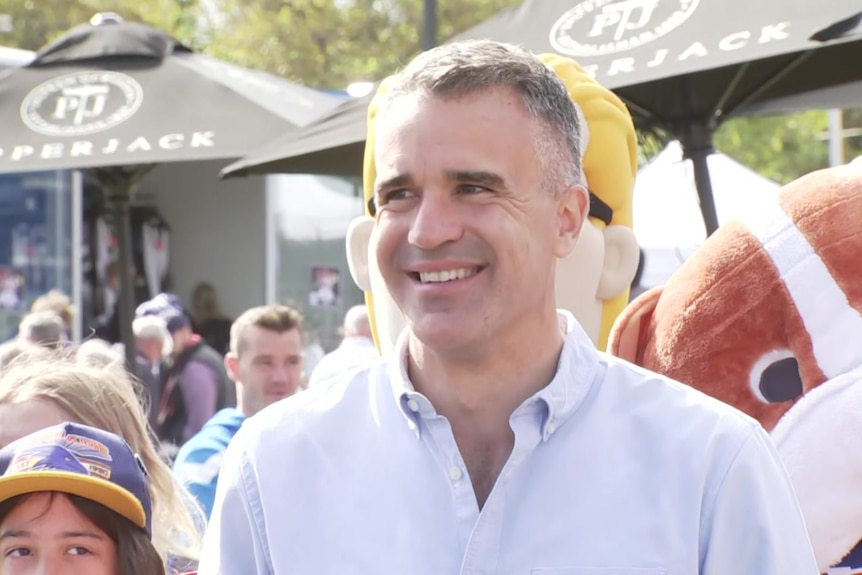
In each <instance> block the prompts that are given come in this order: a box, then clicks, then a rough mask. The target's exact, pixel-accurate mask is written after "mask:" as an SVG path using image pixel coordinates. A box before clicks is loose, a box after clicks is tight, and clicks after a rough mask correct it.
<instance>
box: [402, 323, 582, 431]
mask: <svg viewBox="0 0 862 575" xmlns="http://www.w3.org/2000/svg"><path fill="white" fill-rule="evenodd" d="M557 315H558V317H559V318H560V327H561V328H562V329H563V330H564V331H565V333H566V339H565V342H564V344H563V351H562V353H561V354H560V361H559V363H558V364H557V372H556V374H555V375H554V378H553V379H552V380H551V382H550V383H549V384H548V385H547V386H545V387H544V388H542V389H541V390H539V391H538V392H537V393H536V394H535V395H533V396H532V397H530V398H529V399H527V400H526V401H525V402H524V403H523V404H522V405H521V407H519V408H518V410H516V412H517V411H520V410H521V409H524V408H526V407H527V406H529V405H533V404H535V403H536V402H540V403H541V404H542V405H543V407H544V409H545V410H546V411H547V416H546V417H545V418H544V423H543V424H542V430H541V431H542V439H543V440H545V441H547V440H548V438H549V437H550V436H551V435H552V434H553V433H554V432H555V431H556V430H557V429H558V428H559V426H560V425H561V424H562V423H563V422H564V421H565V420H566V419H568V417H569V416H570V415H571V414H572V413H573V412H574V411H575V410H576V409H577V407H578V406H579V405H580V404H581V403H582V402H583V400H584V397H586V395H587V392H588V391H589V389H590V387H591V386H592V383H593V381H594V379H595V377H596V373H597V371H598V367H599V353H598V351H597V350H596V348H595V345H594V344H593V342H592V340H590V338H589V336H587V334H586V332H584V330H583V328H582V327H581V326H580V324H578V322H577V320H576V319H575V316H574V315H572V314H571V313H570V312H568V311H566V310H562V309H558V310H557ZM408 330H409V328H405V329H404V331H402V332H401V335H400V336H398V340H397V341H396V344H395V349H394V350H393V354H392V356H391V360H390V362H389V365H388V370H387V371H388V377H389V381H390V383H391V386H392V393H393V395H394V396H395V403H396V404H397V405H398V407H399V409H400V410H401V413H402V414H403V415H404V418H405V419H406V421H407V425H408V427H410V429H411V430H413V431H414V433H416V435H417V437H418V436H419V429H420V428H419V418H422V417H433V416H434V415H436V413H437V411H436V410H435V409H434V406H433V405H431V402H430V401H428V398H426V397H425V396H424V395H422V394H421V393H419V392H418V391H416V388H415V387H413V383H411V381H410V378H409V377H408V375H407V341H408V336H409V332H408Z"/></svg>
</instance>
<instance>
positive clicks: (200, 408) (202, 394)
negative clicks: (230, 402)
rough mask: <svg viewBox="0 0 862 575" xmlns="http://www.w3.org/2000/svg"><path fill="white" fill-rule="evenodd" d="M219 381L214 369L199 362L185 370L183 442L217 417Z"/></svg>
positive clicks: (183, 382) (193, 363)
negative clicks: (213, 417) (214, 416)
mask: <svg viewBox="0 0 862 575" xmlns="http://www.w3.org/2000/svg"><path fill="white" fill-rule="evenodd" d="M218 388H219V380H218V376H217V375H216V373H215V372H214V371H213V370H212V368H211V367H210V366H208V365H206V364H204V363H201V362H199V361H190V362H189V363H188V364H187V365H186V366H185V368H183V373H182V377H181V378H180V391H181V393H182V394H183V402H184V403H185V407H186V426H185V428H184V429H183V441H188V440H189V439H191V438H192V436H194V434H196V433H197V432H198V431H200V430H201V427H203V426H204V423H206V422H207V421H209V419H210V418H211V417H212V416H213V415H215V412H216V408H217V404H218Z"/></svg>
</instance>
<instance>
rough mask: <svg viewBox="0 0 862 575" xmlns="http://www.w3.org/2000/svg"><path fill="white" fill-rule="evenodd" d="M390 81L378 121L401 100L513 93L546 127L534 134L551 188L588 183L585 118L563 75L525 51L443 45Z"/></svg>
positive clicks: (482, 43) (495, 45)
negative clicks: (499, 90) (494, 90)
mask: <svg viewBox="0 0 862 575" xmlns="http://www.w3.org/2000/svg"><path fill="white" fill-rule="evenodd" d="M389 82H390V83H389V84H388V86H387V87H388V88H389V90H388V92H387V93H386V94H385V95H383V96H382V100H381V101H380V103H379V105H378V114H377V117H378V118H380V117H382V116H383V114H384V112H385V110H386V109H387V108H388V107H389V105H391V103H392V101H393V100H395V99H396V98H398V97H399V96H406V95H411V94H429V95H434V96H442V97H458V96H463V95H467V94H473V93H476V92H480V91H483V90H487V89H491V88H496V87H508V88H510V89H512V90H514V91H515V92H516V93H517V94H518V95H519V96H520V97H521V101H522V102H523V104H524V107H525V108H526V109H527V111H528V112H529V113H530V115H532V116H533V117H534V118H537V119H539V120H540V121H541V123H542V125H541V128H542V129H540V130H537V131H536V134H535V138H536V154H537V156H538V157H539V161H540V162H542V164H543V173H544V174H545V175H546V181H545V183H546V185H549V186H553V187H568V186H571V185H576V184H582V183H583V167H582V158H583V151H582V150H581V148H582V141H581V139H582V134H581V132H582V126H581V123H582V120H581V117H582V115H580V114H579V112H578V110H577V106H576V105H575V103H574V102H573V101H572V99H571V97H570V96H569V93H568V90H567V89H566V86H565V84H564V83H563V81H562V80H561V79H560V78H559V76H557V75H556V73H554V71H553V70H552V69H551V68H550V67H548V66H546V65H545V64H544V63H543V62H542V61H541V60H539V59H538V58H537V57H536V56H534V55H532V54H530V53H529V52H527V51H526V50H524V49H522V48H520V47H518V46H514V45H511V44H504V43H501V42H493V41H491V40H465V41H462V42H453V43H451V44H444V45H442V46H439V47H437V48H434V49H432V50H428V51H427V52H423V53H422V54H420V55H419V56H417V57H416V58H414V59H413V60H412V61H411V62H410V63H409V64H408V65H407V66H406V67H405V68H404V69H403V70H402V71H401V72H399V73H398V74H396V75H395V76H393V77H392V78H391V79H390V81H389ZM554 191H555V192H559V191H562V190H561V189H559V188H558V189H555V190H554Z"/></svg>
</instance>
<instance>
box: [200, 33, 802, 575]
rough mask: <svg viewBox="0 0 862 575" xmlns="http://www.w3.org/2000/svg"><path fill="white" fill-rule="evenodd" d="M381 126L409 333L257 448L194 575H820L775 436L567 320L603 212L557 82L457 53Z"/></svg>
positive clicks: (329, 386) (492, 58)
mask: <svg viewBox="0 0 862 575" xmlns="http://www.w3.org/2000/svg"><path fill="white" fill-rule="evenodd" d="M375 122H377V124H376V127H377V138H376V141H375V148H374V154H375V163H376V166H377V178H376V183H375V197H374V200H375V203H376V211H375V213H376V216H375V217H376V220H375V223H374V229H373V230H372V232H371V238H370V246H371V250H372V253H373V258H372V264H373V265H375V266H376V267H377V268H378V269H379V273H380V276H381V277H382V278H383V281H384V282H385V284H386V288H387V290H388V292H389V293H390V294H391V297H392V299H393V300H394V301H395V302H396V303H397V305H398V308H399V309H400V310H401V312H402V313H403V315H404V317H405V318H406V320H407V326H408V327H407V329H406V330H405V331H404V332H403V333H402V335H401V337H400V338H399V339H398V342H397V344H396V346H395V351H394V353H393V354H392V355H391V356H390V357H388V358H386V359H383V360H380V361H378V362H377V363H376V364H375V365H373V366H372V367H369V368H367V369H364V370H360V371H354V372H352V373H351V374H349V375H345V376H344V377H342V378H341V379H331V380H329V381H328V382H327V383H326V384H325V385H321V386H320V387H318V388H315V389H312V390H310V391H309V392H305V393H303V394H302V395H300V396H297V397H295V398H292V399H290V400H288V401H285V402H282V403H280V404H279V405H276V406H273V407H271V408H269V409H267V410H264V411H263V412H262V413H260V414H259V415H258V416H256V417H255V418H254V419H252V420H250V421H248V422H247V423H246V425H245V426H243V429H241V430H240V432H239V433H238V434H237V436H236V438H235V440H234V442H233V443H232V444H231V446H230V447H229V448H228V451H227V454H226V456H225V459H224V462H223V467H222V476H221V481H220V483H219V487H218V492H217V495H216V504H215V508H214V511H213V515H212V520H211V523H210V526H209V529H208V532H207V535H206V539H205V544H204V550H203V554H202V556H203V560H202V561H201V566H200V574H201V575H216V574H219V575H246V574H258V575H264V574H266V575H288V574H291V573H332V574H335V573H375V574H383V575H390V574H391V575H396V574H397V575H401V574H404V573H410V574H412V575H426V574H427V575H431V574H440V573H447V574H455V573H461V574H464V575H468V574H469V575H488V574H492V573H506V574H510V573H511V574H520V573H524V574H526V573H531V574H534V575H535V574H539V575H541V574H544V573H547V574H549V575H550V574H551V573H553V574H563V573H566V574H572V575H575V574H579V575H593V574H598V573H603V574H605V573H606V574H608V575H610V574H612V573H613V574H621V575H622V574H626V575H628V574H634V573H638V574H639V575H651V574H653V575H659V574H665V575H683V574H684V575H694V574H706V575H726V574H728V573H757V574H759V575H779V574H780V575H787V574H794V575H795V574H799V575H802V574H810V575H813V574H814V573H816V567H815V563H814V557H813V554H812V552H811V548H810V544H809V542H808V539H807V535H806V531H805V525H804V524H803V521H802V518H801V514H800V511H799V508H798V505H797V503H796V501H795V498H794V495H793V492H792V489H791V487H790V483H789V481H788V478H787V475H786V473H785V471H784V469H783V467H782V466H781V463H780V462H779V460H778V456H777V455H776V452H775V449H774V448H773V447H772V445H771V443H770V442H769V439H768V437H767V435H766V434H765V432H764V431H763V429H762V428H760V427H759V426H758V424H757V423H756V422H754V421H753V420H751V419H749V418H747V417H745V416H743V415H742V414H740V413H739V412H737V411H735V410H734V409H732V408H730V407H728V406H726V405H724V404H721V403H719V402H717V401H715V400H712V399H710V398H708V397H706V396H704V395H702V394H699V393H697V392H695V391H693V390H692V389H690V388H688V387H685V386H683V385H681V384H678V383H676V382H673V381H670V380H668V379H666V378H662V377H660V376H658V375H655V374H651V373H649V372H645V371H643V370H639V369H637V368H634V367H632V366H630V365H629V364H627V363H624V362H622V361H620V360H617V359H614V358H612V357H609V356H607V355H605V354H603V353H600V352H598V351H597V350H596V348H595V346H594V345H593V343H592V342H591V340H590V338H589V337H588V336H587V334H586V333H585V332H584V330H583V329H582V328H581V327H580V326H579V325H578V324H577V322H576V321H575V320H574V318H573V317H572V316H571V314H568V313H565V312H563V313H561V312H559V311H558V310H556V309H555V301H556V299H555V269H556V262H557V260H559V259H561V258H565V257H566V256H567V255H569V254H570V253H571V252H572V250H573V249H574V248H575V245H576V243H577V241H578V236H579V233H580V232H581V229H582V226H583V225H584V221H585V219H586V218H587V217H588V211H589V205H588V204H589V193H588V192H587V190H586V189H585V187H584V186H583V182H582V180H583V174H582V166H581V158H582V156H583V154H582V153H581V149H580V148H581V125H580V120H579V114H578V112H577V109H576V107H575V105H574V103H573V102H572V99H571V98H570V97H569V95H568V93H567V92H566V88H565V86H564V85H563V83H562V82H561V81H560V79H559V78H558V77H557V76H556V75H555V74H554V72H553V71H552V70H551V69H550V68H549V67H548V66H546V65H545V64H543V63H542V62H541V61H540V60H539V59H537V58H535V57H533V56H532V55H530V54H528V53H526V52H524V51H522V50H521V49H519V48H516V47H514V46H509V45H505V44H499V43H495V42H490V41H473V42H463V43H453V44H448V45H445V46H442V47H439V48H436V49H434V50H430V51H428V52H425V53H423V54H421V55H420V56H418V57H417V58H416V59H415V60H413V62H411V63H410V64H409V65H408V66H407V67H406V69H405V70H404V71H403V72H401V73H400V74H398V75H397V76H396V77H395V78H394V80H393V83H392V85H391V89H390V90H389V92H388V95H387V97H386V99H385V100H384V101H383V102H382V103H381V105H380V108H379V110H378V113H377V116H376V120H375Z"/></svg>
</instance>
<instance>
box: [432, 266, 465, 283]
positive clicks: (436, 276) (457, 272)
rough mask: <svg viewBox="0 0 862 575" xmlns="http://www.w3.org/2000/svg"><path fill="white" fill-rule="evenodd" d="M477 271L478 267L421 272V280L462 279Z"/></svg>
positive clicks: (435, 281)
mask: <svg viewBox="0 0 862 575" xmlns="http://www.w3.org/2000/svg"><path fill="white" fill-rule="evenodd" d="M475 273H476V268H458V269H454V270H443V271H439V272H419V281H421V282H422V283H423V284H427V283H437V282H448V281H452V280H454V279H459V280H462V279H464V278H468V277H470V276H472V275H473V274H475Z"/></svg>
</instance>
